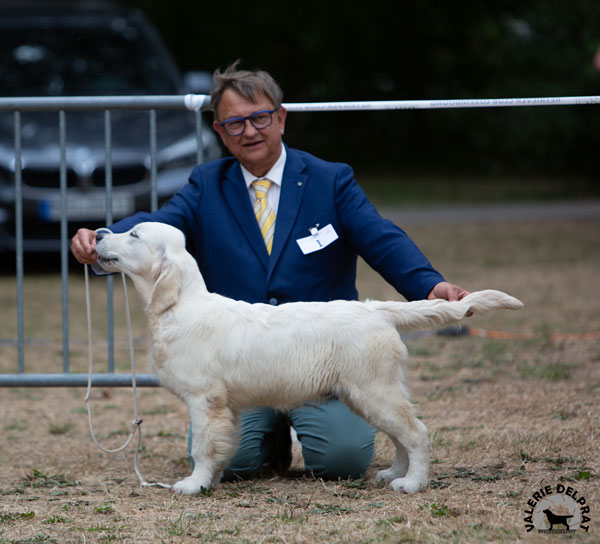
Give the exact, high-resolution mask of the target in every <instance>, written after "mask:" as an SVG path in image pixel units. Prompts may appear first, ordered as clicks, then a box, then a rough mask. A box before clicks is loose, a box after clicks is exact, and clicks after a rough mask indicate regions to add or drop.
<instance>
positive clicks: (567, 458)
mask: <svg viewBox="0 0 600 544" xmlns="http://www.w3.org/2000/svg"><path fill="white" fill-rule="evenodd" d="M410 234H411V235H412V236H413V237H414V238H415V239H416V240H417V242H418V243H419V245H421V246H422V247H423V248H424V250H425V252H426V253H427V254H428V255H430V256H431V258H432V260H433V261H434V263H435V264H436V266H437V267H438V268H440V269H441V270H443V271H444V272H445V273H446V275H447V277H448V278H449V279H451V280H452V281H455V282H457V283H459V284H462V285H464V286H468V287H469V288H471V289H479V288H486V287H494V288H499V289H503V290H506V291H509V292H510V293H512V294H514V295H516V296H518V297H520V298H521V299H523V300H524V301H525V303H526V310H525V311H523V312H514V313H509V312H505V313H502V314H497V315H495V316H492V317H491V318H472V319H471V320H469V321H468V322H467V324H468V325H469V326H472V327H483V328H490V329H497V330H503V331H509V332H528V333H533V334H534V335H535V336H534V337H533V338H530V339H526V340H509V341H506V340H494V339H488V338H475V337H470V336H459V337H450V338H449V337H442V336H424V337H421V338H416V339H410V340H407V345H408V348H409V351H410V352H411V360H410V361H409V363H408V366H407V377H408V382H409V384H410V386H411V389H412V391H413V397H414V400H415V402H417V403H418V406H419V410H420V413H421V417H422V419H423V421H424V422H425V423H426V425H427V426H428V428H429V430H430V433H431V454H432V465H431V476H430V478H431V485H430V488H429V489H428V490H427V491H424V492H421V493H418V494H416V495H413V496H406V495H400V494H396V493H394V492H392V491H390V490H388V489H386V488H385V487H377V486H376V485H375V483H374V480H373V478H374V475H375V473H376V472H377V470H379V469H381V468H383V467H386V466H387V465H389V463H390V462H391V459H392V455H393V451H392V447H391V445H390V443H389V441H388V439H387V438H386V437H385V436H383V435H381V434H378V435H377V454H376V457H375V459H374V461H373V464H372V466H371V468H370V469H369V472H368V473H367V475H366V476H365V478H364V479H363V480H359V481H322V480H318V479H314V478H312V477H311V476H310V474H307V473H305V472H304V471H303V466H302V459H301V453H300V451H299V450H298V449H297V448H296V449H295V451H294V462H293V465H292V467H291V470H290V471H289V472H288V473H285V474H273V473H265V474H262V475H261V476H260V477H257V478H255V479H254V480H252V481H246V482H238V483H230V484H221V485H219V486H217V487H216V488H215V489H214V490H213V491H211V492H210V493H209V494H206V495H200V496H194V497H182V496H177V495H173V494H172V493H171V492H170V491H167V490H161V489H154V488H152V489H148V488H145V489H141V488H140V487H139V485H138V481H137V478H136V476H135V474H134V473H133V470H132V448H130V449H129V450H128V451H126V452H124V453H119V454H115V455H107V454H103V453H101V452H100V451H99V450H98V449H96V447H95V446H94V445H93V444H92V443H91V441H90V438H89V431H88V427H87V420H86V417H85V412H84V404H83V394H84V392H83V391H82V390H80V389H61V388H58V389H11V390H2V391H1V394H2V400H1V402H0V416H1V417H0V426H1V431H2V440H1V441H0V459H1V464H0V543H2V544H4V543H13V542H31V543H33V542H60V543H62V542H111V541H115V542H193V541H198V542H317V541H318V542H363V543H367V542H373V543H379V542H515V541H520V540H523V541H528V542H530V541H531V542H537V541H540V542H541V541H548V540H550V541H553V540H555V539H556V540H559V539H561V537H559V536H552V537H548V536H542V535H535V534H528V533H526V531H525V528H524V522H523V518H524V517H525V515H526V514H525V513H524V510H525V509H526V508H527V500H528V499H529V498H530V497H531V494H532V493H533V492H534V491H536V490H537V489H539V488H540V487H542V486H544V485H548V484H553V485H554V484H556V483H559V482H562V483H564V484H565V485H571V486H572V487H574V488H576V489H577V490H578V491H579V492H580V494H583V495H585V497H586V498H587V500H588V502H589V504H590V505H591V506H592V510H591V517H592V523H591V527H590V531H589V533H585V532H582V531H580V532H578V534H576V535H575V536H574V537H570V538H571V540H569V541H573V542H596V541H598V534H599V533H598V531H599V528H598V524H597V520H598V516H599V515H600V512H599V510H600V509H599V508H598V506H599V505H600V489H599V479H598V476H599V471H600V467H599V462H598V434H599V431H600V410H599V404H600V403H599V401H598V398H599V394H600V340H599V339H598V338H596V339H590V340H585V341H577V340H571V339H568V340H560V341H556V340H553V339H552V336H551V335H552V333H555V332H585V331H598V330H600V314H599V312H598V309H599V306H598V292H599V291H600V280H599V279H598V269H599V268H600V266H599V265H600V251H599V249H600V222H594V221H587V222H586V221H581V222H577V221H572V222H565V221H561V222H549V223H530V224H528V223H515V224H494V225H491V224H490V225H456V226H448V227H443V228H440V227H439V226H431V227H419V228H413V229H410ZM0 281H1V282H2V293H3V294H2V297H3V306H4V307H5V308H7V307H11V305H14V300H13V299H12V298H11V297H12V295H11V294H10V292H9V290H8V289H7V287H10V286H11V285H12V283H11V282H12V281H13V280H12V279H11V278H2V279H1V280H0ZM102 281H103V280H102ZM70 289H71V294H70V298H71V302H72V307H71V314H70V315H71V317H70V320H71V322H70V329H71V337H72V344H74V345H75V347H74V348H73V351H72V353H71V359H72V362H73V366H74V367H75V368H76V369H77V370H85V360H86V359H85V349H86V343H85V340H84V339H85V321H84V318H83V317H82V316H83V307H82V305H81V300H82V297H81V294H82V283H81V280H80V279H79V278H76V277H74V278H73V279H72V281H71V287H70ZM115 290H116V291H117V293H118V291H119V286H118V285H117V286H116V288H115ZM360 291H361V296H363V297H367V296H368V297H372V298H398V297H397V294H396V293H395V292H394V291H393V290H391V288H389V287H388V286H387V285H386V284H385V283H384V282H383V281H382V280H379V279H378V278H377V277H376V276H375V275H374V274H373V273H372V272H370V271H369V270H368V269H367V267H366V266H364V265H363V264H361V267H360ZM94 293H95V294H94V301H95V302H94V304H95V307H96V308H97V312H95V315H97V317H96V319H97V321H98V322H97V325H95V330H96V335H97V337H98V338H100V334H101V329H102V327H103V326H104V325H103V323H102V319H101V318H100V317H98V316H101V315H102V306H103V305H104V304H105V302H104V300H105V297H104V295H103V292H102V288H101V283H99V282H98V280H96V284H95V285H94ZM119 298H120V297H119V296H117V297H116V299H117V301H118V299H119ZM131 298H135V297H134V296H132V297H131ZM54 300H56V301H57V302H54ZM58 301H59V293H58V282H57V279H56V278H55V277H54V276H39V277H34V278H30V279H28V282H27V284H26V316H25V317H26V326H27V331H28V332H27V336H28V337H29V336H31V337H36V338H43V339H44V343H42V344H41V345H40V344H39V343H38V344H36V343H32V344H31V345H28V348H27V353H26V357H27V365H28V369H29V370H31V371H42V370H43V371H49V370H51V369H52V371H59V369H60V367H61V363H60V341H59V340H60V332H59V331H58V328H57V327H56V326H55V324H54V321H53V320H51V319H49V318H48V317H44V316H47V313H46V311H47V309H48V308H51V307H53V306H54V305H56V304H58ZM116 304H117V305H118V304H119V303H118V302H116ZM134 310H135V318H134V323H135V329H136V336H137V337H138V338H143V336H144V332H143V331H144V321H143V317H141V315H140V313H139V306H135V308H134ZM117 313H119V312H117ZM5 315H6V314H5ZM50 323H52V325H50ZM13 327H14V324H13V322H12V320H7V319H6V317H3V318H2V326H1V334H0V336H1V337H2V338H10V337H11V334H14V329H13ZM123 330H124V327H123V325H122V324H118V325H117V331H118V333H119V334H118V335H117V339H116V342H117V346H118V350H117V354H118V357H117V359H118V361H119V365H118V366H119V367H122V368H123V369H126V367H127V364H128V363H127V355H126V349H124V348H121V345H122V344H123V343H124V335H123V334H122V332H121V331H123ZM102 344H103V343H102V341H100V340H98V341H97V347H98V351H100V352H101V351H102V349H103V348H102ZM138 350H139V352H140V354H142V353H143V351H144V346H143V342H140V344H139V346H138ZM138 359H139V360H141V357H138ZM140 365H141V366H143V365H142V363H140ZM14 366H15V351H14V348H13V347H12V346H10V345H3V346H0V371H3V372H4V371H8V370H9V369H14ZM139 370H140V371H142V370H144V369H143V368H142V369H139ZM139 397H140V406H141V412H142V418H143V419H144V424H143V426H142V428H143V432H144V448H143V451H142V455H141V460H140V462H141V470H142V472H143V473H144V475H145V476H146V478H147V479H149V480H156V479H157V480H161V481H168V482H174V481H176V480H177V479H179V478H181V477H183V476H185V475H186V474H187V472H188V463H187V458H186V431H187V416H186V413H185V409H184V406H183V405H182V404H181V403H180V402H179V401H177V400H176V399H174V398H173V397H171V396H170V395H169V394H168V393H167V392H166V391H163V390H161V389H145V390H142V391H140V392H139ZM92 402H93V406H94V416H95V423H96V428H97V430H98V433H99V434H100V438H101V439H102V440H103V441H104V442H105V443H106V444H108V445H111V446H113V447H114V446H115V445H118V444H119V443H121V442H122V441H123V440H124V439H125V436H126V434H127V432H128V429H129V422H130V420H131V417H132V415H131V414H132V407H131V393H130V391H129V390H120V389H99V390H96V391H95V392H94V395H93V399H92ZM561 540H562V539H561Z"/></svg>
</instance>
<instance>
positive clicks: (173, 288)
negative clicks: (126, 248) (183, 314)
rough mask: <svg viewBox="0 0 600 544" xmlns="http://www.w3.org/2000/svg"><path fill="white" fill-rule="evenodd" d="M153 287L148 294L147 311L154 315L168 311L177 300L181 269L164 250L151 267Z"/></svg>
mask: <svg viewBox="0 0 600 544" xmlns="http://www.w3.org/2000/svg"><path fill="white" fill-rule="evenodd" d="M152 275H153V278H154V285H153V287H152V293H151V294H150V303H149V305H148V307H149V309H150V310H151V311H152V312H153V313H156V314H161V313H163V312H165V311H166V310H168V309H169V308H170V307H171V306H173V304H175V303H176V302H177V299H178V298H179V292H180V291H181V268H180V267H179V266H177V263H176V262H174V260H173V259H172V258H171V256H170V255H169V252H168V251H167V250H166V249H165V250H164V251H163V252H162V253H161V255H160V257H159V260H158V262H157V263H156V264H155V265H154V266H153V267H152Z"/></svg>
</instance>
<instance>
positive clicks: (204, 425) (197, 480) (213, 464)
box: [173, 395, 237, 494]
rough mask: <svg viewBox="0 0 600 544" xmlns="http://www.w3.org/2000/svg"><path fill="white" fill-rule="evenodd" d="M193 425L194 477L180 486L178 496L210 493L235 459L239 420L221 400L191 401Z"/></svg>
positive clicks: (214, 397) (213, 398) (190, 411)
mask: <svg viewBox="0 0 600 544" xmlns="http://www.w3.org/2000/svg"><path fill="white" fill-rule="evenodd" d="M187 405H188V410H189V413H190V421H191V425H192V451H191V454H192V458H193V459H194V470H193V471H192V474H191V476H188V477H187V478H184V479H183V480H181V481H179V482H177V483H176V484H175V485H174V486H173V488H174V489H175V491H177V492H178V493H185V494H193V493H199V492H201V491H203V490H206V491H208V490H209V489H210V488H211V487H212V485H213V484H215V483H217V481H218V479H219V478H220V476H221V473H222V471H223V468H224V467H225V464H226V463H227V461H228V460H229V459H230V458H231V456H232V455H233V452H234V450H235V446H236V437H237V433H236V430H237V418H236V416H235V414H234V413H233V412H232V411H231V410H230V409H229V407H228V406H227V402H226V399H225V398H224V397H221V396H215V395H212V396H202V397H193V398H190V399H188V400H187Z"/></svg>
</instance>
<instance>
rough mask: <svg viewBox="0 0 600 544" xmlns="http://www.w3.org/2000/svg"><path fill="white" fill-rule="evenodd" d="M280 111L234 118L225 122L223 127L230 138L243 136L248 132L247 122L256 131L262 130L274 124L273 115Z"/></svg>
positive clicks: (222, 124)
mask: <svg viewBox="0 0 600 544" xmlns="http://www.w3.org/2000/svg"><path fill="white" fill-rule="evenodd" d="M278 109H279V108H275V109H274V110H260V111H255V112H254V113H253V114H252V115H248V117H232V118H231V119H226V120H225V121H223V122H222V123H221V126H222V127H223V128H224V129H225V132H226V133H227V134H228V135H229V136H239V135H240V134H243V133H244V131H245V130H246V121H250V123H252V126H253V127H254V128H255V129H256V130H262V129H264V128H267V127H270V126H271V124H272V123H273V114H274V113H275V112H276V111H277V110H278Z"/></svg>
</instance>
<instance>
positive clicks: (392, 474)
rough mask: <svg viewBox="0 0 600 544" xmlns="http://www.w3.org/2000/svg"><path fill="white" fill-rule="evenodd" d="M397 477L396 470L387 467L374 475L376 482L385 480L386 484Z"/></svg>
mask: <svg viewBox="0 0 600 544" xmlns="http://www.w3.org/2000/svg"><path fill="white" fill-rule="evenodd" d="M398 477H399V474H397V473H396V471H394V470H392V469H391V468H388V469H387V470H380V471H379V472H378V473H377V476H376V477H375V479H376V481H377V483H380V482H385V483H386V484H389V483H392V482H393V481H394V480H396V479H397V478H398Z"/></svg>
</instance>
